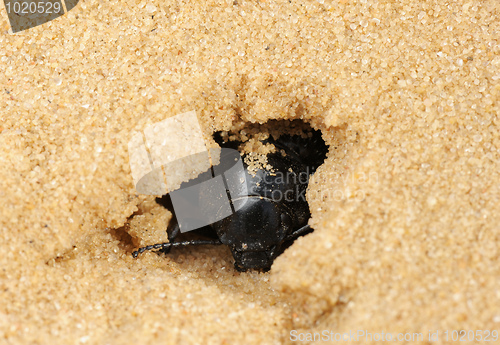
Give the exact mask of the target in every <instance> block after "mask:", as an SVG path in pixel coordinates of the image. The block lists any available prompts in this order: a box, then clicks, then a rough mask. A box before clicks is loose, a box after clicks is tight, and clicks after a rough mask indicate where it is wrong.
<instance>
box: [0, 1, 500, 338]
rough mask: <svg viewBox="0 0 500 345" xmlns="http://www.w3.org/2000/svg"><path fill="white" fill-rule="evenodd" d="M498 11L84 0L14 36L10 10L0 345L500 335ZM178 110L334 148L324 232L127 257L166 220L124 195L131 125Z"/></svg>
mask: <svg viewBox="0 0 500 345" xmlns="http://www.w3.org/2000/svg"><path fill="white" fill-rule="evenodd" d="M499 10H500V3H499V2H498V1H497V0H486V1H470V2H467V1H449V2H442V1H420V0H418V1H417V0H414V1H384V0H382V1H371V0H364V1H363V0H362V1H356V2H348V1H339V2H330V1H328V0H324V1H323V0H320V1H296V0H292V1H288V0H287V1H280V2H278V3H274V2H273V1H260V2H253V1H243V0H237V1H234V2H233V1H225V2H216V1H206V2H205V1H199V2H195V1H186V2H180V1H152V2H145V1H143V2H140V1H133V0H123V1H114V0H112V1H106V2H102V1H97V0H83V1H81V2H80V3H79V4H78V6H77V7H76V8H75V9H73V10H72V11H70V12H69V13H68V14H67V15H65V16H62V17H60V18H58V19H56V20H54V21H52V22H50V23H47V24H45V25H43V26H39V27H36V28H33V29H31V30H28V31H23V32H20V33H18V34H15V35H11V34H9V33H8V32H7V30H8V23H7V20H6V15H5V12H4V10H3V9H2V14H3V16H2V22H1V23H0V24H1V30H2V32H1V34H0V47H1V48H0V62H1V63H0V77H1V78H0V86H1V87H0V96H1V104H2V106H1V107H0V131H1V134H0V212H1V213H0V232H1V236H2V241H1V243H0V252H1V253H2V255H1V256H0V267H1V269H0V298H1V301H2V303H0V342H1V343H12V344H37V343H38V344H74V343H86V344H131V343H136V344H182V343H186V344H197V343H200V344H201V343H203V344H282V343H289V342H290V341H291V340H290V331H292V330H297V331H298V332H299V333H300V332H321V331H323V330H331V331H334V332H340V333H343V332H349V331H351V332H356V331H357V330H366V331H367V332H371V333H378V334H380V333H381V332H384V333H387V332H392V333H393V335H394V336H396V335H397V333H406V332H410V333H414V332H415V333H417V332H421V333H422V334H423V337H424V339H425V340H428V332H429V331H432V332H436V331H437V330H439V332H440V333H439V339H438V341H433V342H431V343H432V344H440V343H447V342H446V341H445V338H444V333H443V332H444V331H448V332H449V333H448V334H449V341H448V343H453V342H452V341H451V334H452V332H453V330H467V331H468V330H490V331H491V330H494V329H499V328H500V309H499V307H498V306H500V289H499V286H500V266H499V264H498V260H499V248H498V243H499V236H500V228H499V224H500V212H499V211H498V210H499V209H500V203H499V201H500V198H499V193H500V185H499V181H500V178H499V159H500V139H499V128H498V126H499V121H500V120H499V119H498V115H499V114H500V106H499V98H500V12H499ZM190 110H195V111H196V112H197V113H198V114H199V115H200V116H201V118H202V122H203V123H202V125H203V129H204V131H205V132H206V133H208V134H210V133H212V132H213V131H215V130H222V129H224V130H227V129H230V128H231V126H232V125H233V124H234V123H235V122H237V121H247V122H248V121H253V122H265V121H267V120H269V119H297V118H300V119H303V120H305V121H307V122H309V123H310V124H311V125H312V126H313V127H315V128H317V129H321V130H322V131H323V133H324V138H325V140H326V141H327V142H328V144H329V145H331V147H332V150H331V152H330V154H329V157H328V159H327V160H326V162H325V163H324V165H323V166H322V167H320V169H319V171H318V173H317V174H316V175H315V177H314V180H313V182H312V183H311V185H310V188H309V191H308V198H309V201H310V208H311V212H312V219H311V224H312V225H313V226H314V228H315V229H316V231H315V232H314V233H313V234H311V235H308V236H306V237H304V238H301V239H299V240H298V241H297V242H296V243H295V244H294V245H293V246H292V247H291V248H289V249H288V250H287V251H286V252H285V253H284V254H283V255H282V256H280V257H279V258H278V260H277V261H276V262H275V265H274V266H273V268H272V270H271V271H270V272H269V273H265V274H262V273H256V272H250V273H238V272H236V271H235V270H234V269H233V267H232V257H231V254H230V252H229V250H228V249H227V248H222V247H217V248H201V247H200V248H191V249H188V250H185V251H176V252H175V253H172V254H171V255H169V256H168V257H161V256H158V255H155V254H153V253H148V254H145V255H143V256H142V257H141V258H140V259H137V260H134V259H133V258H132V256H131V252H132V251H133V250H134V249H135V248H137V246H139V245H141V244H145V243H151V242H156V241H157V240H159V241H162V240H163V238H164V228H165V222H166V220H167V219H168V214H167V213H166V211H165V210H163V209H161V208H159V207H157V206H155V204H154V203H153V202H152V199H151V197H148V198H145V197H142V196H138V195H137V194H136V192H135V189H134V186H133V182H132V177H131V173H130V167H129V161H128V151H127V143H128V141H129V140H130V137H131V133H132V131H141V130H143V129H144V128H145V127H146V126H147V125H149V124H153V123H155V122H158V121H161V120H163V119H165V118H167V117H169V116H173V115H176V114H179V113H182V112H186V111H190ZM134 212H137V215H136V216H135V217H134V218H133V223H134V224H132V225H127V226H124V225H125V224H126V223H127V220H128V218H129V217H130V216H131V215H132V214H133V213H134ZM134 226H135V229H136V230H134V231H132V230H131V229H130V227H132V228H134ZM137 229H143V231H142V232H141V231H139V230H137ZM148 236H149V237H148ZM299 333H297V334H299ZM482 334H483V337H484V336H485V335H486V333H485V332H483V333H482ZM303 336H304V337H305V333H303ZM470 339H472V338H470ZM476 339H477V338H476ZM489 339H490V340H492V339H493V338H492V337H491V335H490V338H489ZM345 343H347V342H345ZM358 343H370V342H369V341H366V339H365V338H362V339H360V341H359V342H358ZM415 343H425V344H426V343H427V342H426V341H423V342H415ZM462 343H467V342H462ZM489 343H492V342H489Z"/></svg>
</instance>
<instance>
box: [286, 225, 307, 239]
mask: <svg viewBox="0 0 500 345" xmlns="http://www.w3.org/2000/svg"><path fill="white" fill-rule="evenodd" d="M312 231H313V229H311V226H310V225H305V226H303V227H301V228H300V229H297V230H296V231H294V232H292V233H291V234H290V235H288V236H287V237H285V239H284V241H291V240H294V239H296V238H298V237H300V236H302V235H307V234H308V233H310V232H312Z"/></svg>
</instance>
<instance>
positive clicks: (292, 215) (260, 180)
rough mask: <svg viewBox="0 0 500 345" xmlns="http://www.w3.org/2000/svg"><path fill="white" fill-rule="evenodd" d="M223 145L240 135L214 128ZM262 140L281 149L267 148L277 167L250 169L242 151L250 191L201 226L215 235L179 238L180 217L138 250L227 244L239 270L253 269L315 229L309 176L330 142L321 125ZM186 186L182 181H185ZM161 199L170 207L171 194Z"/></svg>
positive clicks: (232, 145)
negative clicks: (226, 135)
mask: <svg viewBox="0 0 500 345" xmlns="http://www.w3.org/2000/svg"><path fill="white" fill-rule="evenodd" d="M214 139H215V141H216V142H217V143H218V144H219V145H220V146H221V147H227V148H234V149H237V148H238V146H239V145H240V144H241V143H240V142H237V141H228V142H224V141H223V139H222V136H221V133H220V132H219V133H216V134H214ZM262 143H264V144H267V143H271V144H273V145H274V146H275V148H276V150H275V151H274V152H272V153H268V154H267V164H268V166H271V167H272V169H270V170H267V169H262V168H261V169H257V170H256V171H253V172H249V169H248V168H249V167H248V164H247V163H246V162H245V161H246V160H245V157H246V155H244V156H243V164H244V171H243V172H242V173H243V174H245V180H246V183H247V191H248V192H247V193H245V195H237V196H236V197H235V196H234V195H233V199H232V200H231V203H234V202H236V201H237V200H238V199H245V201H246V203H245V205H244V206H243V208H241V209H240V210H238V211H236V212H234V213H233V214H231V215H230V216H229V217H226V218H224V219H222V220H220V221H217V222H215V223H213V224H211V225H210V226H208V227H205V228H202V229H199V230H200V231H198V230H196V232H200V233H201V232H204V235H207V234H208V235H211V237H213V239H207V240H191V241H180V242H175V239H176V238H177V236H178V235H179V234H180V230H179V225H178V224H177V223H176V224H175V226H174V227H173V229H172V231H171V233H170V234H169V235H168V240H169V242H168V243H158V244H153V245H149V246H146V247H143V248H140V249H139V250H137V251H135V252H134V253H133V256H134V257H137V256H138V255H139V254H140V253H142V252H144V251H146V250H151V249H160V251H161V252H164V253H168V252H169V251H170V248H172V247H178V246H189V245H201V244H212V245H220V244H225V245H227V246H229V248H230V249H231V252H232V254H233V257H234V260H235V262H234V266H235V268H236V270H238V271H240V272H243V271H246V270H248V269H260V270H263V271H267V270H269V269H270V268H271V265H272V263H273V262H274V260H275V259H276V257H277V256H278V255H280V254H281V253H283V251H284V250H285V249H286V248H287V247H288V246H290V245H291V244H292V242H293V241H294V240H295V239H296V238H297V237H299V236H302V235H305V234H308V233H310V232H311V231H313V230H312V229H311V228H310V226H309V225H307V222H308V220H309V217H310V212H309V206H308V204H307V201H306V199H305V193H306V189H307V186H308V183H309V177H310V175H311V174H312V173H314V171H315V170H316V169H317V167H318V166H319V165H320V164H322V163H323V161H324V160H325V158H326V154H327V152H328V148H327V146H326V144H325V142H324V141H323V139H322V138H321V132H320V131H311V132H310V133H309V137H307V138H304V137H302V136H300V135H288V134H285V135H281V136H280V137H279V138H278V139H274V138H273V137H271V136H270V137H269V138H268V139H266V140H264V141H262ZM181 187H182V185H181ZM157 202H158V203H160V204H162V205H163V206H165V207H168V208H170V207H169V204H170V203H171V201H170V200H169V195H168V194H167V195H165V196H163V197H162V198H157Z"/></svg>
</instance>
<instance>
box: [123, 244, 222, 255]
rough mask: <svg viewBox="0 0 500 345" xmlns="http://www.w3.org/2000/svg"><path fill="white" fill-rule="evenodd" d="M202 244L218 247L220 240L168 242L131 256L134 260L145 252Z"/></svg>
mask: <svg viewBox="0 0 500 345" xmlns="http://www.w3.org/2000/svg"><path fill="white" fill-rule="evenodd" d="M202 244H211V245H219V244H222V242H221V241H220V240H218V239H217V240H193V241H182V242H168V243H156V244H152V245H149V246H146V247H142V248H139V249H138V250H136V251H135V252H133V253H132V256H133V257H134V258H136V257H137V256H139V254H141V253H144V252H145V251H147V250H153V249H160V250H161V251H163V250H165V249H170V248H172V247H187V246H197V245H202Z"/></svg>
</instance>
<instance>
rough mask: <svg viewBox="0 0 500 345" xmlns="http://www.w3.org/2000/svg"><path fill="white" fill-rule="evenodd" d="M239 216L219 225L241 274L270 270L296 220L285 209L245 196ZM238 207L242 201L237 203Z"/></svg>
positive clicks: (238, 212) (229, 218)
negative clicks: (250, 271) (250, 270)
mask: <svg viewBox="0 0 500 345" xmlns="http://www.w3.org/2000/svg"><path fill="white" fill-rule="evenodd" d="M240 200H241V201H242V202H244V206H242V207H241V208H240V209H238V211H236V213H234V214H232V215H231V216H230V217H227V218H225V219H223V220H221V221H220V222H219V223H218V224H215V229H216V231H217V234H218V236H219V238H220V240H221V242H222V243H224V244H226V245H228V246H229V248H230V249H231V252H232V254H233V257H234V260H235V267H236V269H237V270H239V271H245V270H247V269H262V270H268V269H269V268H270V267H271V265H272V263H273V261H274V259H275V258H276V256H278V255H279V254H280V253H281V251H280V249H281V245H282V244H283V241H284V240H285V238H286V236H287V235H288V234H289V233H290V231H291V230H292V219H291V217H290V215H289V214H288V211H287V210H286V209H285V207H284V206H282V205H279V204H278V203H277V202H275V201H273V200H270V199H266V198H261V197H245V198H244V199H240ZM233 202H234V205H235V206H236V205H237V204H238V200H233Z"/></svg>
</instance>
